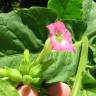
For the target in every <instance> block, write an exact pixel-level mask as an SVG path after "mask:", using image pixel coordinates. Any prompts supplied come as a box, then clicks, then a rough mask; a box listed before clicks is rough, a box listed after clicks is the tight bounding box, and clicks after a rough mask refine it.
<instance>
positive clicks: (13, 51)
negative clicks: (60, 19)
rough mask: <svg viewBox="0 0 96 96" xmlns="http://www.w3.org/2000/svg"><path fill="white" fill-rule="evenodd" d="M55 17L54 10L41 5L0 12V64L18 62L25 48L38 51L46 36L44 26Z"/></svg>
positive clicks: (34, 51) (32, 51)
mask: <svg viewBox="0 0 96 96" xmlns="http://www.w3.org/2000/svg"><path fill="white" fill-rule="evenodd" d="M55 19H56V13H55V12H54V11H52V10H50V9H47V8H42V7H34V8H29V9H25V8H24V9H18V10H14V11H12V12H9V13H2V14H0V66H6V65H8V66H10V65H11V66H14V65H16V63H20V61H21V60H20V59H21V58H22V53H23V51H24V50H25V49H29V51H30V52H31V53H36V52H38V51H40V50H41V49H42V47H43V44H44V42H45V39H47V37H48V31H47V28H46V26H47V25H48V24H49V23H51V22H54V21H55Z"/></svg>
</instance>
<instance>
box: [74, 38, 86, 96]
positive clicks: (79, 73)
mask: <svg viewBox="0 0 96 96" xmlns="http://www.w3.org/2000/svg"><path fill="white" fill-rule="evenodd" d="M87 56H88V38H87V37H83V39H82V50H81V57H80V62H79V67H78V71H77V74H76V79H75V82H74V85H73V88H72V96H77V95H78V91H79V90H80V88H81V83H82V75H83V72H84V70H85V67H86V64H87Z"/></svg>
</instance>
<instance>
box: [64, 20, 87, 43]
mask: <svg viewBox="0 0 96 96" xmlns="http://www.w3.org/2000/svg"><path fill="white" fill-rule="evenodd" d="M64 23H65V25H66V27H67V28H68V29H69V31H70V32H71V33H72V36H73V40H74V41H80V40H81V38H82V36H83V35H84V33H85V30H86V29H87V24H86V23H85V22H84V21H80V20H64Z"/></svg>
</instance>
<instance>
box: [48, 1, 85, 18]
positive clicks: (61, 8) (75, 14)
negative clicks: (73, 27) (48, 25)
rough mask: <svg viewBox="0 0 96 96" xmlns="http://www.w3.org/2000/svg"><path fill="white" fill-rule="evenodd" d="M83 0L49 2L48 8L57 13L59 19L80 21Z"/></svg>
mask: <svg viewBox="0 0 96 96" xmlns="http://www.w3.org/2000/svg"><path fill="white" fill-rule="evenodd" d="M82 2H83V0H49V1H48V8H51V9H54V10H56V11H57V15H58V18H59V19H63V20H64V19H77V20H81V19H82V14H83V11H82V8H83V6H82Z"/></svg>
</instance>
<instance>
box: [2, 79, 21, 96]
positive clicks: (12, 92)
mask: <svg viewBox="0 0 96 96" xmlns="http://www.w3.org/2000/svg"><path fill="white" fill-rule="evenodd" d="M0 96H19V94H18V92H17V91H16V89H15V88H14V87H13V86H12V85H11V84H10V83H9V82H8V81H6V80H1V79H0Z"/></svg>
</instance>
